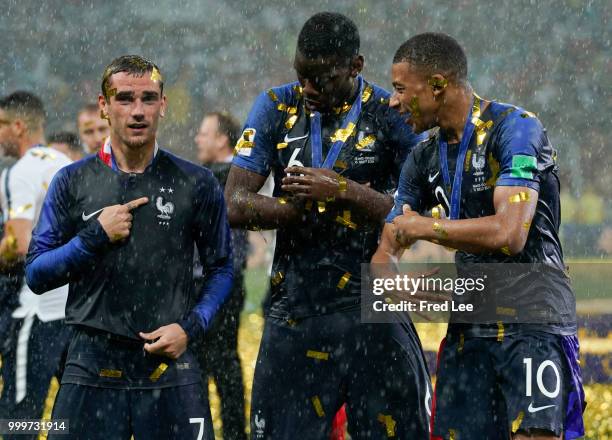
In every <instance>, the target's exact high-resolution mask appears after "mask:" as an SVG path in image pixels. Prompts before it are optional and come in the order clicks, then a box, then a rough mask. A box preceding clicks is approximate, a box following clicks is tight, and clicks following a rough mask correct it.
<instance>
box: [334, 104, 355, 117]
mask: <svg viewBox="0 0 612 440" xmlns="http://www.w3.org/2000/svg"><path fill="white" fill-rule="evenodd" d="M351 107H352V105H351V104H349V103H348V102H345V103H344V104H342V106H340V107H334V108H333V112H334V113H335V114H337V115H338V114H340V113H346V112H348V111H349V110H350V109H351Z"/></svg>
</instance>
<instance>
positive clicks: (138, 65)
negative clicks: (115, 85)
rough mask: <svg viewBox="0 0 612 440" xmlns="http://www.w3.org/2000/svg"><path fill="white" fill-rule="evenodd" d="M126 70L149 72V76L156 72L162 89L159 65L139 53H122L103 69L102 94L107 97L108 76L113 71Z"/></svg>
mask: <svg viewBox="0 0 612 440" xmlns="http://www.w3.org/2000/svg"><path fill="white" fill-rule="evenodd" d="M119 72H126V73H128V74H130V75H136V76H143V75H144V74H145V73H148V72H151V76H153V74H154V73H155V72H156V73H157V75H158V78H157V79H158V80H159V87H160V90H161V91H162V93H163V91H164V81H163V79H162V76H161V73H160V70H159V67H157V65H156V64H155V63H153V62H152V61H149V60H147V59H146V58H144V57H141V56H140V55H123V56H120V57H119V58H115V59H114V60H113V61H111V63H110V64H109V65H108V66H106V69H104V75H102V95H103V96H104V98H106V99H108V98H109V96H108V92H109V91H110V90H111V88H110V87H109V86H110V77H111V76H113V75H114V74H115V73H119Z"/></svg>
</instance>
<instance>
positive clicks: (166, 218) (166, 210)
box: [155, 186, 174, 227]
mask: <svg viewBox="0 0 612 440" xmlns="http://www.w3.org/2000/svg"><path fill="white" fill-rule="evenodd" d="M159 192H160V193H161V194H164V195H163V196H162V195H158V196H157V197H156V198H155V208H156V209H157V210H158V211H159V213H158V214H157V218H158V224H159V225H160V226H165V227H169V226H170V220H172V214H173V213H174V203H172V202H171V201H169V200H168V198H169V196H170V195H171V194H173V193H174V189H173V188H165V187H163V186H162V187H161V188H160V189H159Z"/></svg>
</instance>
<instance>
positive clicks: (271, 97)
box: [267, 89, 278, 102]
mask: <svg viewBox="0 0 612 440" xmlns="http://www.w3.org/2000/svg"><path fill="white" fill-rule="evenodd" d="M267 93H268V96H269V97H270V99H271V100H272V101H274V102H276V101H278V98H277V96H276V93H274V90H272V89H269V90H268V92H267Z"/></svg>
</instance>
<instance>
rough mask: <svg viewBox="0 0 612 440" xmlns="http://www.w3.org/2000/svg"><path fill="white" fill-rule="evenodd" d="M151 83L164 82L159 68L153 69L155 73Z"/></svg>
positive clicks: (152, 74)
mask: <svg viewBox="0 0 612 440" xmlns="http://www.w3.org/2000/svg"><path fill="white" fill-rule="evenodd" d="M151 81H153V82H157V81H162V76H161V73H159V70H157V67H153V71H152V72H151Z"/></svg>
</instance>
